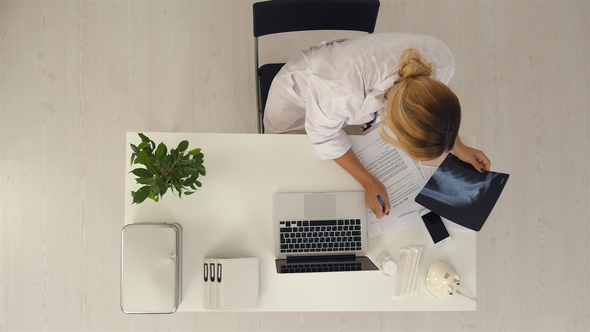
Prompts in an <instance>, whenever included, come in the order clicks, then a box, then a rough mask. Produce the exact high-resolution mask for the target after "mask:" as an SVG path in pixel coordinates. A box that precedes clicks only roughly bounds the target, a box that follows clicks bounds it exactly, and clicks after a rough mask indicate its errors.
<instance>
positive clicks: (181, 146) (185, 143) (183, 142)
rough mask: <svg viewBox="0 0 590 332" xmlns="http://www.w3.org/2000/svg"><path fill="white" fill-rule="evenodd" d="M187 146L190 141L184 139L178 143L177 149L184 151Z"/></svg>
mask: <svg viewBox="0 0 590 332" xmlns="http://www.w3.org/2000/svg"><path fill="white" fill-rule="evenodd" d="M187 148H188V141H182V142H180V143H179V144H178V148H177V149H176V150H178V152H183V151H184V150H186V149H187Z"/></svg>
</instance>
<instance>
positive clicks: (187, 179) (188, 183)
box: [182, 176, 197, 187]
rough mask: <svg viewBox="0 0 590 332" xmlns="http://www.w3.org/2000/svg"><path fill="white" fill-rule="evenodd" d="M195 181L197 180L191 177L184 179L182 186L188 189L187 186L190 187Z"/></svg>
mask: <svg viewBox="0 0 590 332" xmlns="http://www.w3.org/2000/svg"><path fill="white" fill-rule="evenodd" d="M195 181H197V178H195V177H192V176H191V177H190V178H186V179H185V180H184V181H183V182H182V185H183V186H185V187H188V186H190V185H192V184H193V183H195Z"/></svg>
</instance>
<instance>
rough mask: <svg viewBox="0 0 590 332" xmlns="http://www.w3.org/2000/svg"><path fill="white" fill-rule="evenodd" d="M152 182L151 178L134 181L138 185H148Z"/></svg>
mask: <svg viewBox="0 0 590 332" xmlns="http://www.w3.org/2000/svg"><path fill="white" fill-rule="evenodd" d="M152 180H153V179H152V178H137V179H135V181H136V182H137V183H139V184H148V183H150V181H152Z"/></svg>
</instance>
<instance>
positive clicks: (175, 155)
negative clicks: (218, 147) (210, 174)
mask: <svg viewBox="0 0 590 332" xmlns="http://www.w3.org/2000/svg"><path fill="white" fill-rule="evenodd" d="M139 137H140V138H141V143H139V145H135V144H131V150H132V151H133V152H132V154H131V166H133V165H141V166H139V167H137V168H135V169H133V170H132V171H131V173H133V175H135V176H136V178H135V181H137V183H138V184H141V185H142V187H141V188H139V189H138V190H137V191H132V192H131V196H132V197H133V204H139V203H142V202H143V201H145V199H146V198H150V199H152V200H154V201H155V202H158V201H159V200H160V198H161V197H162V196H164V194H165V193H166V192H167V191H168V189H170V191H172V193H173V194H174V193H175V192H176V193H178V197H180V198H182V195H183V194H184V195H191V194H193V193H194V192H195V191H196V190H197V188H200V187H201V186H202V184H201V182H200V181H199V180H198V178H199V176H204V175H206V170H205V166H204V165H203V157H204V156H203V153H202V152H201V149H199V148H196V149H192V150H189V151H187V149H188V145H189V143H188V141H182V142H180V143H179V144H178V146H177V147H176V149H171V150H170V151H168V148H167V147H166V145H165V144H164V143H163V142H162V143H160V144H158V145H157V146H156V144H155V143H154V141H152V140H151V139H149V137H147V136H145V135H144V134H142V133H139Z"/></svg>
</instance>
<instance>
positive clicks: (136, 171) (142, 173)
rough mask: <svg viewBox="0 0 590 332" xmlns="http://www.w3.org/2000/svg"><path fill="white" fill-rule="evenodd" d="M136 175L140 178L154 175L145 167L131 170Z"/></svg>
mask: <svg viewBox="0 0 590 332" xmlns="http://www.w3.org/2000/svg"><path fill="white" fill-rule="evenodd" d="M131 173H133V174H134V175H135V176H138V177H140V178H152V177H153V176H154V175H153V174H152V173H151V172H150V171H148V170H147V169H145V168H136V169H134V170H132V171H131Z"/></svg>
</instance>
